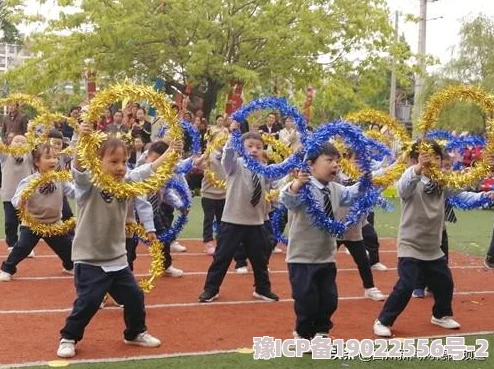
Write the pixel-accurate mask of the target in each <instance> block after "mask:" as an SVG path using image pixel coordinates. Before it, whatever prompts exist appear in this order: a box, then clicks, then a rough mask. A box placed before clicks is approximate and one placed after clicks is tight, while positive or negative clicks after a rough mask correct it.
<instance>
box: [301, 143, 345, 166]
mask: <svg viewBox="0 0 494 369" xmlns="http://www.w3.org/2000/svg"><path fill="white" fill-rule="evenodd" d="M321 155H327V156H337V157H340V152H339V151H338V149H337V148H336V146H335V145H333V144H332V143H330V142H325V143H323V144H322V146H321V148H320V149H319V150H317V151H315V150H313V151H312V152H309V153H308V154H307V160H310V161H312V162H314V161H316V159H317V158H318V157H320V156H321Z"/></svg>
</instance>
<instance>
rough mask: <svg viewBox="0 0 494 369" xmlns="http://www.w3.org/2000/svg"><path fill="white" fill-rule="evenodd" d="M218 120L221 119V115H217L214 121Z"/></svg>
mask: <svg viewBox="0 0 494 369" xmlns="http://www.w3.org/2000/svg"><path fill="white" fill-rule="evenodd" d="M218 118H223V115H217V116H216V119H215V120H218Z"/></svg>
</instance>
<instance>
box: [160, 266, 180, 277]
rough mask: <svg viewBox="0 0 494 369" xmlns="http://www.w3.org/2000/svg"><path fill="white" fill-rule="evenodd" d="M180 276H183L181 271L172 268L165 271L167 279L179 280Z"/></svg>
mask: <svg viewBox="0 0 494 369" xmlns="http://www.w3.org/2000/svg"><path fill="white" fill-rule="evenodd" d="M182 274H184V271H183V270H181V269H177V268H175V267H172V266H170V267H168V268H166V269H165V275H167V276H168V277H173V278H179V277H181V276H182Z"/></svg>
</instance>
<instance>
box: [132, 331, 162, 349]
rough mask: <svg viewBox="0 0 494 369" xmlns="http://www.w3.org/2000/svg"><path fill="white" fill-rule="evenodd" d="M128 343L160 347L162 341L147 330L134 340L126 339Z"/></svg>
mask: <svg viewBox="0 0 494 369" xmlns="http://www.w3.org/2000/svg"><path fill="white" fill-rule="evenodd" d="M124 342H125V343H126V344H127V345H136V346H142V347H160V346H161V341H160V340H159V339H157V338H156V337H153V336H151V335H150V334H149V333H148V332H147V331H146V332H142V333H139V334H138V335H137V337H136V338H134V339H133V340H130V341H128V340H124Z"/></svg>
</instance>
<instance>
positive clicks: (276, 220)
mask: <svg viewBox="0 0 494 369" xmlns="http://www.w3.org/2000/svg"><path fill="white" fill-rule="evenodd" d="M286 212H287V209H286V207H285V206H284V205H283V204H280V205H279V206H276V207H275V208H274V210H273V211H272V212H271V213H270V214H269V217H270V220H271V228H272V229H273V235H274V238H275V239H276V242H278V243H282V244H284V245H288V239H287V238H286V237H285V236H284V235H283V230H282V229H281V221H282V218H283V216H284V215H285V213H286Z"/></svg>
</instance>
